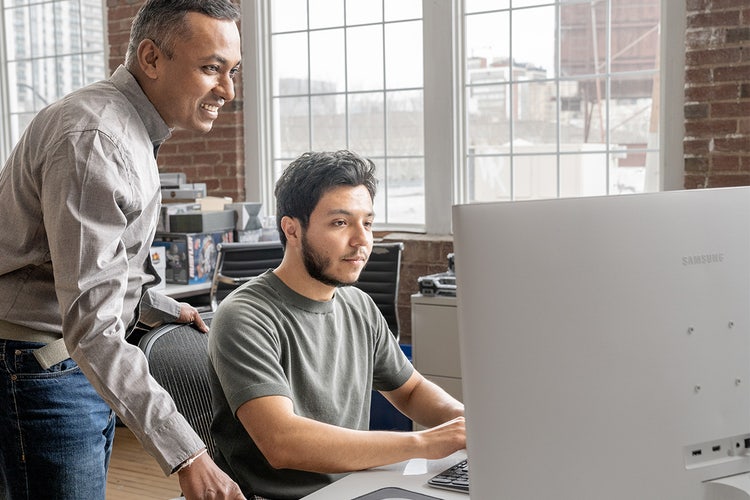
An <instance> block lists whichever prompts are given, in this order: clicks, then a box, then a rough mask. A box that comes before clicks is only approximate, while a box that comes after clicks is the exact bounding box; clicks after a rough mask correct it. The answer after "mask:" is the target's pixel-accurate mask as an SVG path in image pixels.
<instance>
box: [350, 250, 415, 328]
mask: <svg viewBox="0 0 750 500" xmlns="http://www.w3.org/2000/svg"><path fill="white" fill-rule="evenodd" d="M403 250H404V244H403V243H401V242H387V243H386V242H379V243H374V244H373V246H372V253H371V254H370V259H369V260H368V261H367V265H366V266H365V268H364V269H363V270H362V273H361V274H360V275H359V281H357V283H355V284H354V286H356V287H357V288H359V289H361V290H362V291H364V292H366V293H367V294H368V295H369V296H370V297H372V300H374V301H375V304H376V305H377V306H378V308H379V309H380V312H382V313H383V316H385V319H386V321H388V327H389V328H390V329H391V332H392V333H393V335H395V337H396V339H398V338H399V321H398V286H399V277H400V273H401V253H402V252H403Z"/></svg>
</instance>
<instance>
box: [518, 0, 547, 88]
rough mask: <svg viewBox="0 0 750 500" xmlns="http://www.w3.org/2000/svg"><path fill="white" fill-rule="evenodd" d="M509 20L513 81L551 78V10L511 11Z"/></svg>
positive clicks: (545, 8)
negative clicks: (511, 25)
mask: <svg viewBox="0 0 750 500" xmlns="http://www.w3.org/2000/svg"><path fill="white" fill-rule="evenodd" d="M513 5H515V3H514V4H513ZM511 20H512V23H513V29H512V32H513V59H512V60H513V63H514V80H529V79H544V78H554V77H555V76H556V72H555V53H556V50H555V49H556V45H555V44H556V39H555V6H554V5H548V6H546V7H538V8H533V9H521V10H514V11H513V14H512V17H511ZM515 75H517V76H515Z"/></svg>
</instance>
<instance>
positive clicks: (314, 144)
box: [270, 0, 424, 225]
mask: <svg viewBox="0 0 750 500" xmlns="http://www.w3.org/2000/svg"><path fill="white" fill-rule="evenodd" d="M270 7H271V11H270V26H271V30H270V48H271V49H270V52H271V65H270V69H271V86H270V90H271V95H270V98H271V125H272V128H271V130H272V131H273V135H272V144H273V153H272V161H273V165H274V176H273V178H274V179H275V178H277V176H278V175H279V173H280V171H281V169H282V168H283V167H284V166H285V165H286V164H288V163H289V161H290V160H292V159H293V158H296V157H297V156H299V155H300V154H301V153H303V152H305V151H310V150H316V151H321V150H337V149H351V150H354V151H357V152H358V153H360V154H362V155H364V156H367V157H369V158H370V159H372V160H373V161H374V162H375V163H376V164H377V166H378V176H379V180H380V182H379V186H380V188H379V192H380V195H379V196H378V197H377V198H376V207H375V210H376V212H377V214H378V219H379V220H380V221H381V222H385V223H389V224H400V225H420V224H423V223H424V133H423V128H422V124H423V121H424V120H423V117H422V107H423V95H422V94H423V89H422V87H423V85H422V19H421V17H422V9H421V0H378V1H374V0H368V1H362V0H294V1H291V0H285V1H283V2H270Z"/></svg>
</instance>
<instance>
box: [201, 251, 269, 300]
mask: <svg viewBox="0 0 750 500" xmlns="http://www.w3.org/2000/svg"><path fill="white" fill-rule="evenodd" d="M283 257H284V249H283V247H282V246H281V243H280V242H278V241H262V242H258V243H220V244H219V245H218V255H217V257H216V268H215V269H214V276H213V279H212V281H211V292H210V297H211V310H212V311H215V310H216V308H217V307H218V305H219V303H220V302H221V301H222V300H224V298H225V297H226V296H227V295H229V293H230V292H231V291H232V290H234V289H235V288H237V287H238V286H240V285H241V284H242V283H244V282H246V281H248V280H249V279H250V278H252V277H255V276H258V275H260V274H263V273H264V272H265V271H266V270H267V269H272V268H275V267H277V266H278V265H279V264H281V259H282V258H283Z"/></svg>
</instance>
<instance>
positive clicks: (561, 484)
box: [453, 188, 750, 500]
mask: <svg viewBox="0 0 750 500" xmlns="http://www.w3.org/2000/svg"><path fill="white" fill-rule="evenodd" d="M453 224H454V237H455V239H454V250H455V266H456V276H457V290H458V324H459V338H460V347H461V366H462V377H463V395H464V402H465V404H466V413H467V427H468V445H467V453H468V458H469V470H470V482H471V497H472V498H477V499H480V500H481V499H489V498H492V499H499V500H504V499H508V500H525V499H529V500H531V499H533V500H539V499H553V498H554V499H556V500H586V499H592V500H593V499H596V500H636V499H637V500H641V499H664V500H706V499H721V500H729V499H735V498H750V495H748V493H747V492H748V491H750V476H749V475H747V474H745V473H747V472H748V471H750V457H749V455H748V453H749V451H750V450H748V447H749V446H750V188H728V189H714V190H693V191H679V192H663V193H653V194H642V195H641V194H639V195H627V196H616V197H596V198H579V199H560V200H539V201H524V202H513V203H487V204H471V205H459V206H455V207H454V208H453Z"/></svg>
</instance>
